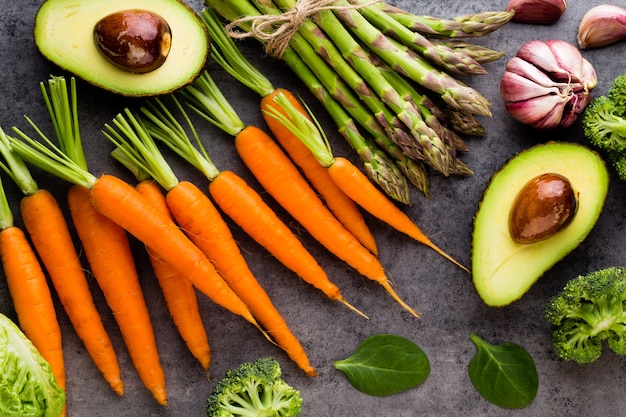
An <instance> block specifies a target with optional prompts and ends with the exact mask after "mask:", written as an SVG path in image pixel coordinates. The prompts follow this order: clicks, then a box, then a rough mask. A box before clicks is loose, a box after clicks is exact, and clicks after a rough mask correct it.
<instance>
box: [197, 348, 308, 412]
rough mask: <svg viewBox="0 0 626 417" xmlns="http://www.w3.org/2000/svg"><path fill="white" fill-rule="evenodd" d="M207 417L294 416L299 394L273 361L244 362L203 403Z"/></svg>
mask: <svg viewBox="0 0 626 417" xmlns="http://www.w3.org/2000/svg"><path fill="white" fill-rule="evenodd" d="M206 410H207V416H208V417H295V416H298V415H299V414H300V411H301V410H302V398H301V397H300V392H299V391H298V390H296V389H295V388H293V387H292V386H290V385H289V384H287V383H286V382H285V381H284V380H283V379H282V370H281V368H280V364H279V363H278V361H277V360H276V359H274V358H269V357H268V358H259V359H257V360H256V361H254V362H245V363H242V364H241V365H239V366H238V367H237V368H235V369H231V370H229V371H228V372H226V375H225V376H224V378H222V379H221V380H220V381H219V382H218V383H217V385H216V386H215V388H214V389H213V392H212V393H211V395H210V396H209V398H208V399H207V404H206Z"/></svg>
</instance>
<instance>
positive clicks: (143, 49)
mask: <svg viewBox="0 0 626 417" xmlns="http://www.w3.org/2000/svg"><path fill="white" fill-rule="evenodd" d="M93 33H94V39H95V42H96V46H97V47H98V50H100V52H101V53H102V55H103V56H104V57H105V58H107V59H108V60H109V61H110V62H111V63H112V64H113V65H115V66H117V67H119V68H121V69H123V70H125V71H129V72H135V73H145V72H150V71H154V70H155V69H157V68H159V67H160V66H161V65H163V63H164V62H165V59H166V58H167V55H168V54H169V52H170V47H171V44H172V33H171V30H170V27H169V25H168V24H167V22H166V21H165V19H163V18H162V17H161V16H159V15H157V14H156V13H153V12H150V11H146V10H123V11H119V12H115V13H112V14H110V15H108V16H105V17H103V18H102V19H100V21H98V23H96V25H95V27H94V31H93Z"/></svg>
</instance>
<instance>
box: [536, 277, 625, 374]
mask: <svg viewBox="0 0 626 417" xmlns="http://www.w3.org/2000/svg"><path fill="white" fill-rule="evenodd" d="M625 307H626V267H610V268H606V269H602V270H599V271H595V272H591V273H589V274H587V275H581V276H578V277H576V278H574V279H571V280H570V281H568V282H567V283H566V284H565V287H564V288H563V290H562V291H561V292H560V293H558V294H557V295H555V296H554V297H552V298H551V299H550V301H548V304H547V307H546V313H545V314H546V318H547V319H548V320H549V321H550V323H551V324H552V336H553V345H554V350H555V351H556V353H557V355H558V356H560V357H561V358H563V359H565V360H572V361H575V362H578V363H589V362H593V361H595V360H596V359H598V358H599V357H600V355H601V354H602V348H603V341H604V340H606V341H607V344H608V346H609V348H610V349H611V350H612V351H613V352H615V353H616V354H618V355H626V308H625Z"/></svg>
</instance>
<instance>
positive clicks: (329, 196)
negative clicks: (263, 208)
mask: <svg viewBox="0 0 626 417" xmlns="http://www.w3.org/2000/svg"><path fill="white" fill-rule="evenodd" d="M277 94H284V95H285V96H286V97H288V98H289V100H290V101H291V103H292V104H293V105H294V106H297V107H296V108H299V109H301V111H303V112H306V110H305V109H304V107H302V105H301V104H300V102H299V101H298V100H297V99H296V98H295V97H294V96H293V94H291V92H289V91H288V90H285V89H284V88H279V89H277V90H274V92H273V93H272V94H270V95H267V96H265V97H263V98H262V99H261V108H262V109H265V108H267V107H268V106H275V102H274V101H273V99H274V97H275V96H276V95H277ZM276 109H277V110H279V111H280V108H278V107H276ZM263 115H264V116H265V112H263ZM265 122H266V123H267V125H268V127H269V128H270V130H271V131H272V133H273V135H274V138H275V139H276V140H278V143H280V145H281V146H282V147H283V149H285V151H286V152H287V154H289V156H290V157H291V159H292V160H293V161H294V162H295V163H296V165H298V167H300V169H301V170H302V172H303V173H304V175H305V176H306V177H307V178H308V180H309V181H310V182H311V184H312V185H313V187H314V188H315V189H316V190H317V191H318V192H319V193H320V194H321V196H322V197H323V198H324V201H325V202H326V205H327V206H328V208H329V209H330V210H331V212H332V213H333V214H334V215H335V216H336V217H337V219H338V220H339V221H340V222H341V223H342V224H343V225H344V226H345V227H346V229H348V231H350V232H351V233H352V234H353V235H354V236H355V237H356V238H357V239H358V240H359V242H361V244H363V246H365V247H366V248H368V249H369V250H370V252H372V253H373V254H375V255H378V247H377V244H376V239H375V238H374V235H373V234H372V232H371V231H370V229H369V227H368V226H367V224H366V223H365V219H364V217H363V215H362V213H361V211H360V210H359V207H358V206H357V205H356V204H355V202H354V200H352V199H351V198H350V197H348V196H347V195H346V193H345V192H344V191H343V190H342V189H341V188H339V187H338V186H337V184H335V182H334V181H333V180H332V178H330V176H329V175H328V172H327V171H326V169H324V167H323V166H321V165H320V163H319V162H318V161H317V159H315V156H314V155H313V154H312V153H311V151H310V150H309V149H308V148H307V147H306V146H305V145H304V144H303V143H302V142H301V141H300V140H299V139H298V138H297V137H296V136H295V135H294V134H293V133H291V131H290V130H289V129H286V128H285V127H284V125H282V124H281V123H278V122H277V121H276V119H274V118H272V117H267V116H265Z"/></svg>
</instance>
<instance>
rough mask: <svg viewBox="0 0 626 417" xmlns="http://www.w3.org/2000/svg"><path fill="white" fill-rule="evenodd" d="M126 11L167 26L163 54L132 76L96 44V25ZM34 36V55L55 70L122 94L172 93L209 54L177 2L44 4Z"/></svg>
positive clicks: (193, 18) (202, 35) (200, 27)
mask: <svg viewBox="0 0 626 417" xmlns="http://www.w3.org/2000/svg"><path fill="white" fill-rule="evenodd" d="M130 9H137V10H145V11H148V12H152V13H155V14H157V15H159V16H161V17H162V18H163V19H165V21H166V22H167V23H168V25H169V27H170V30H171V35H172V38H171V47H170V51H169V54H168V55H167V58H166V59H165V62H164V63H163V64H162V65H161V66H160V67H159V68H157V69H155V70H153V71H150V72H146V73H136V72H130V71H126V70H124V69H121V68H118V67H116V66H115V65H113V64H112V63H111V62H110V61H109V60H108V59H106V58H105V56H104V55H103V54H102V53H101V52H100V50H99V49H98V48H97V46H96V41H95V40H94V27H95V25H96V23H98V21H100V19H102V18H104V17H106V16H108V15H111V14H113V13H116V12H120V11H126V10H130ZM34 37H35V44H36V45H37V48H38V49H39V51H40V53H41V54H42V55H43V56H44V57H45V58H47V59H48V60H50V61H51V62H53V63H54V64H56V65H57V66H59V67H60V68H62V69H64V70H66V71H69V72H71V73H72V74H74V75H76V76H77V77H79V78H82V79H83V80H85V81H87V82H89V83H91V84H93V85H95V86H97V87H100V88H102V89H105V90H108V91H111V92H114V93H117V94H121V95H124V96H152V95H158V94H165V93H169V92H172V91H174V90H176V89H178V88H180V87H182V86H184V85H186V84H188V83H190V82H191V81H193V79H194V78H195V77H196V76H197V75H198V74H199V73H200V71H201V70H202V69H203V68H204V65H205V62H206V60H207V57H208V54H209V38H208V34H207V31H206V28H205V26H204V24H203V23H202V20H201V19H200V18H199V16H198V15H197V14H196V13H195V12H194V11H193V10H192V9H191V8H190V7H189V6H187V5H186V4H185V3H183V2H182V1H179V0H103V1H97V0H46V1H44V3H42V5H41V6H40V8H39V10H38V12H37V15H36V17H35V26H34Z"/></svg>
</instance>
